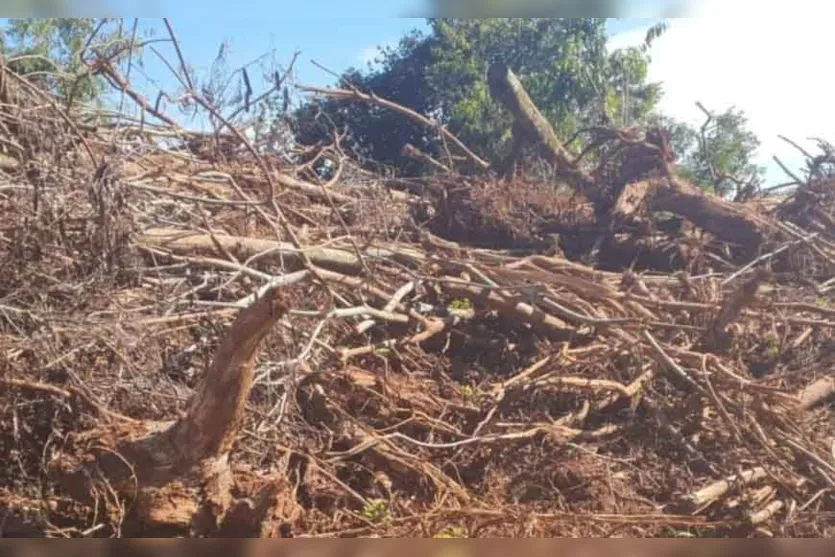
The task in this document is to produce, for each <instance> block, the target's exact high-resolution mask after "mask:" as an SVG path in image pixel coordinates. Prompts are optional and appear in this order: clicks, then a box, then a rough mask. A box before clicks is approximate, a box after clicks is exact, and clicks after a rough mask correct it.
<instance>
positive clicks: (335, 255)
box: [136, 228, 424, 275]
mask: <svg viewBox="0 0 835 557" xmlns="http://www.w3.org/2000/svg"><path fill="white" fill-rule="evenodd" d="M136 241H137V242H138V243H139V244H142V245H145V246H149V247H155V248H161V249H165V250H169V251H171V252H172V253H177V254H184V255H196V254H216V253H217V244H219V245H220V246H221V248H223V249H224V250H227V251H229V252H231V253H232V254H234V255H235V256H236V257H239V258H240V259H242V260H245V259H248V258H250V257H252V256H254V255H258V254H261V253H264V252H269V251H272V252H274V255H273V256H272V258H273V259H278V258H279V257H282V258H283V259H284V260H285V261H286V262H290V263H295V264H297V265H301V263H302V258H301V255H300V253H299V250H298V249H297V248H296V247H295V246H293V244H291V243H289V242H277V241H275V240H267V239H262V238H246V237H241V236H229V235H225V234H215V235H214V238H213V237H212V235H210V234H201V233H196V232H189V231H183V230H177V229H173V228H152V229H149V230H146V231H145V232H144V234H141V235H139V236H138V237H137V239H136ZM215 241H217V244H215ZM304 253H305V254H306V255H307V258H308V259H309V260H310V261H311V262H312V263H313V264H314V265H316V266H320V267H322V268H325V269H329V270H333V271H336V272H339V273H347V274H352V275H356V274H360V273H362V272H363V270H364V269H363V265H362V262H361V261H360V259H359V257H358V256H357V253H356V251H354V250H353V249H351V248H345V249H340V248H323V247H311V248H306V249H305V250H304ZM362 255H363V257H367V258H369V259H370V260H372V261H373V260H374V259H378V258H381V257H392V258H394V259H395V260H397V261H398V262H399V263H402V264H404V265H409V266H414V265H416V264H419V263H421V262H422V261H423V259H424V256H423V255H422V254H421V253H420V252H416V251H405V250H403V249H398V250H397V251H396V252H394V251H391V250H388V249H386V248H367V249H366V250H364V251H363V252H362Z"/></svg>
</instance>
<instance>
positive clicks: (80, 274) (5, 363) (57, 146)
mask: <svg viewBox="0 0 835 557" xmlns="http://www.w3.org/2000/svg"><path fill="white" fill-rule="evenodd" d="M102 64H104V66H103V67H105V68H106V70H107V72H108V75H109V76H110V77H111V80H112V82H113V83H114V86H117V87H120V88H125V89H126V93H128V97H129V98H131V99H133V100H137V99H139V96H138V94H137V93H135V92H133V91H129V90H128V88H129V87H130V85H129V83H128V82H127V81H126V80H124V79H123V78H122V77H121V76H120V75H119V74H118V70H116V69H115V68H112V67H109V66H107V62H106V61H105V62H102ZM0 71H2V79H0V104H2V110H0V151H2V152H3V156H4V159H3V160H5V161H7V162H4V163H3V166H2V168H0V204H2V207H0V209H2V213H0V257H2V265H0V279H1V280H0V284H1V285H2V286H0V289H2V292H0V385H2V391H0V392H2V397H0V449H1V450H2V451H1V452H0V454H2V455H3V458H2V462H3V467H2V469H0V507H2V509H3V519H2V520H0V529H2V531H3V535H4V536H28V537H33V536H48V537H108V536H129V537H130V536H213V537H223V536H276V537H278V536H285V537H286V536H320V537H324V536H330V537H334V536H421V537H486V536H634V537H648V536H701V537H727V536H797V537H807V536H831V535H833V534H835V528H834V527H833V526H835V523H833V521H832V517H833V516H835V514H833V513H835V461H833V455H832V451H831V447H832V443H833V440H834V439H833V435H832V416H831V408H830V407H829V405H828V400H829V397H831V395H832V393H833V389H832V388H831V385H830V384H829V383H828V382H827V380H826V376H827V375H828V373H829V370H830V369H831V367H832V365H833V358H834V357H835V356H833V354H835V350H833V347H835V339H834V338H833V332H834V331H835V306H833V285H834V284H835V279H832V278H831V277H832V271H833V266H832V262H833V260H832V257H833V255H835V249H834V248H835V245H833V241H835V222H833V220H832V215H833V214H835V196H833V195H832V193H831V192H832V191H833V190H832V189H833V185H835V183H833V180H832V177H831V175H829V176H827V175H825V172H822V171H821V170H820V169H821V168H822V167H823V166H824V164H825V162H826V161H825V160H824V159H821V160H818V159H815V161H812V162H814V163H815V164H817V165H818V166H817V168H818V171H817V172H816V173H810V178H809V180H808V181H807V182H804V183H801V184H798V185H797V187H796V189H795V190H794V192H793V193H792V194H791V195H789V196H788V197H786V198H783V200H782V201H781V202H780V203H777V204H774V203H771V204H769V203H767V202H766V201H763V200H753V201H749V202H746V203H744V204H743V203H733V202H728V201H723V200H719V199H717V198H714V197H712V196H710V195H707V194H704V193H702V192H701V191H698V190H696V189H695V188H693V187H692V186H689V185H688V184H686V183H684V182H683V181H682V180H681V179H680V178H678V177H677V175H676V174H675V169H674V168H672V167H671V165H670V164H669V161H668V160H667V157H666V156H665V154H664V153H663V152H662V151H659V147H658V144H657V142H656V143H653V141H654V140H653V138H654V137H655V136H653V135H652V133H650V134H649V135H642V133H640V132H636V131H634V130H630V131H629V133H625V132H618V131H616V130H609V131H608V132H606V133H605V134H604V133H603V130H596V131H595V132H594V133H597V134H598V135H599V136H600V137H599V141H598V142H597V145H598V148H599V149H600V153H599V154H600V156H598V157H596V158H593V160H594V162H592V163H587V162H586V160H584V159H583V157H581V156H572V155H571V153H569V152H568V151H567V150H566V149H564V148H563V147H562V146H560V145H558V144H557V145H554V144H553V142H554V141H556V140H555V139H554V138H550V140H549V141H551V144H550V145H551V147H550V148H552V149H553V150H555V151H554V152H552V155H553V156H552V160H553V161H554V162H555V164H557V167H558V168H557V172H558V174H559V175H560V176H561V184H562V185H563V186H567V187H561V188H557V187H556V186H555V185H554V184H551V183H541V182H539V183H538V182H536V181H534V180H532V179H530V178H523V177H517V178H516V179H511V178H497V177H495V176H493V175H491V174H490V173H489V172H487V171H479V172H478V173H470V174H468V175H466V176H465V175H459V174H456V173H453V172H452V171H451V170H449V169H446V168H444V169H443V171H444V174H442V175H436V176H427V177H426V178H425V179H424V180H422V183H412V184H409V185H408V187H407V186H404V185H403V183H398V181H397V180H391V179H383V178H381V177H376V176H373V175H369V174H368V173H366V172H364V171H363V170H361V169H359V168H357V167H356V166H355V165H354V164H353V163H352V162H351V161H350V160H348V159H347V158H345V157H344V156H341V151H340V148H339V137H338V136H335V141H334V144H333V145H330V146H324V147H323V146H318V148H317V149H318V151H317V150H313V151H310V150H302V149H301V148H300V149H299V153H300V157H299V158H298V159H297V160H296V161H295V162H289V161H288V160H286V159H283V158H279V157H278V156H276V155H270V154H267V153H264V152H262V151H260V150H259V149H258V148H257V146H255V145H252V143H251V142H250V140H249V139H248V138H247V137H246V136H245V135H244V134H242V133H241V132H240V131H238V130H236V129H235V128H229V127H226V128H225V129H224V130H223V141H213V140H212V138H211V137H208V136H207V137H204V138H202V140H195V136H196V134H194V133H193V132H188V131H186V130H184V129H182V128H180V127H178V126H177V125H176V124H174V123H173V121H170V122H169V123H168V124H167V125H166V126H164V127H153V126H150V125H147V126H142V127H140V126H139V125H128V124H124V123H123V124H122V125H120V126H115V125H113V126H110V125H108V126H101V127H99V128H91V127H88V126H83V125H81V124H80V120H79V119H78V117H77V116H76V115H75V114H72V115H70V114H67V113H66V112H65V111H64V110H63V108H62V107H61V105H60V103H59V102H58V101H57V100H56V99H53V98H52V97H50V96H49V95H48V94H47V93H45V92H43V91H40V90H38V89H36V88H34V87H33V86H31V85H29V84H28V83H27V82H25V81H23V80H21V79H20V78H18V77H16V76H15V75H14V74H13V73H12V72H10V71H9V70H8V68H6V67H5V66H0ZM339 94H340V95H343V96H346V95H350V92H345V91H342V92H340V93H339ZM191 95H192V98H193V100H194V101H195V102H196V103H197V105H199V106H201V107H202V108H203V109H204V110H206V111H207V112H209V113H212V114H214V115H215V116H216V117H217V116H218V115H219V111H218V109H217V108H216V107H214V106H213V105H212V104H211V103H210V101H208V100H206V99H204V98H202V97H201V96H200V95H199V94H198V93H197V92H195V91H191ZM375 99H376V98H375ZM137 102H139V101H137ZM148 106H150V105H148ZM220 116H222V115H220ZM217 120H218V121H222V119H221V118H217ZM531 129H534V130H535V129H537V128H531ZM530 133H533V132H530ZM172 136H173V137H180V138H182V143H181V144H179V146H177V147H172V146H171V144H170V143H165V142H162V141H160V138H161V137H165V138H168V139H169V140H170V138H171V137H172ZM549 137H550V136H549ZM198 139H199V137H198ZM189 146H191V147H192V148H193V149H190V148H189ZM638 151H640V152H641V153H644V155H646V153H649V155H646V156H644V155H640V153H638ZM325 152H326V153H327V156H330V157H333V159H334V160H337V161H338V165H337V170H336V173H335V175H334V176H333V177H331V178H329V179H327V180H324V179H320V178H319V177H318V175H317V174H316V173H315V172H314V171H313V169H314V167H315V160H317V157H319V156H320V155H322V153H325ZM630 153H631V154H630ZM636 153H638V154H636ZM653 153H655V155H652V154H653ZM470 154H471V153H470ZM471 155H472V154H471ZM650 155H651V156H650ZM472 157H475V155H472ZM472 157H471V158H472ZM449 160H454V159H453V157H452V156H450V157H449ZM478 160H480V159H478ZM589 160H591V159H589ZM8 161H12V162H8ZM299 161H302V162H299ZM304 161H307V162H304ZM810 164H811V163H810ZM560 165H562V167H560ZM567 192H578V193H567ZM271 301H274V302H275V303H276V304H278V305H276V306H275V307H273V309H269V307H272V306H270V304H271V303H272V302H271ZM265 304H266V305H265ZM268 306H269V307H268ZM265 308H266V309H265ZM277 308H278V309H277ZM279 309H280V311H279ZM285 311H286V313H283V312H285ZM259 312H261V313H259ZM264 312H266V313H264ZM271 312H272V313H271ZM273 322H275V325H274V326H272V325H271V324H272V323H273ZM256 355H257V358H255V356H256ZM189 432H191V433H189Z"/></svg>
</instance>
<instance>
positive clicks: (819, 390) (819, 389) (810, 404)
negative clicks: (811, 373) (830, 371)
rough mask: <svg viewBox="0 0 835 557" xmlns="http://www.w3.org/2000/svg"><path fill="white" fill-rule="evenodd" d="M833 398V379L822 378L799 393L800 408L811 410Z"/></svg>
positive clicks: (834, 390)
mask: <svg viewBox="0 0 835 557" xmlns="http://www.w3.org/2000/svg"><path fill="white" fill-rule="evenodd" d="M833 397H835V378H833V377H822V378H821V379H818V380H817V381H815V382H814V383H812V384H811V385H808V386H807V387H806V388H805V389H803V392H802V393H800V408H801V409H803V410H812V409H813V408H816V407H818V406H819V405H821V404H823V403H824V402H827V401H829V400H831V399H832V398H833Z"/></svg>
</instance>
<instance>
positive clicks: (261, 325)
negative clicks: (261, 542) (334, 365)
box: [57, 288, 287, 534]
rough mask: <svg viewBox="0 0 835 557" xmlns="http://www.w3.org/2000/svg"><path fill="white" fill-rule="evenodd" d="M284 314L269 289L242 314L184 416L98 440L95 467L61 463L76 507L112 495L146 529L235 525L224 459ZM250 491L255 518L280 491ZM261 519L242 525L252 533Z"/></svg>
mask: <svg viewBox="0 0 835 557" xmlns="http://www.w3.org/2000/svg"><path fill="white" fill-rule="evenodd" d="M286 312H287V307H286V306H285V304H284V302H283V300H282V297H281V296H280V294H279V292H278V290H277V289H275V288H274V289H272V290H270V291H268V292H267V293H266V294H265V295H264V296H263V297H262V298H260V299H259V300H257V301H256V302H255V303H254V304H253V305H252V306H250V307H249V308H247V309H245V310H243V311H241V313H240V314H239V315H238V318H237V319H236V320H235V322H234V323H233V324H232V326H231V328H230V329H229V331H228V332H227V334H226V336H225V337H224V339H223V340H222V342H221V344H220V346H219V347H218V349H217V351H216V353H215V355H214V358H213V360H212V363H211V365H210V367H209V368H208V370H207V371H206V374H205V376H204V377H203V380H202V381H201V383H200V385H199V386H198V388H197V391H196V392H195V394H194V395H193V396H192V398H191V401H190V402H189V405H188V410H187V412H186V415H185V416H183V417H182V418H180V419H179V420H177V421H175V422H173V423H168V424H158V423H157V424H155V423H142V422H140V423H139V424H138V425H137V424H136V423H130V424H127V425H125V424H121V425H120V426H119V427H118V429H107V430H101V431H98V432H96V434H95V435H94V436H96V437H98V439H97V440H98V442H99V443H98V444H99V445H101V446H103V447H102V448H101V449H95V453H94V457H95V458H94V462H93V463H79V462H78V461H77V460H76V461H71V460H68V461H64V462H62V463H60V468H59V470H58V471H57V472H58V475H59V478H60V479H61V481H62V483H63V484H64V486H65V487H66V488H67V489H68V491H70V493H71V494H73V495H74V496H75V497H76V498H77V499H79V500H82V501H84V500H87V501H91V500H92V501H95V500H96V499H98V498H99V495H100V494H101V493H105V492H107V490H108V489H109V490H110V491H115V492H116V493H117V494H118V495H119V496H120V497H123V498H125V499H127V500H128V501H130V502H131V503H133V505H132V506H133V508H134V511H135V515H136V517H137V518H138V519H139V523H141V524H142V525H144V526H148V525H150V526H155V527H169V528H171V527H173V528H179V529H189V530H191V531H192V532H199V533H204V534H211V533H213V532H216V531H218V529H220V528H222V525H223V524H224V522H225V521H229V520H232V521H236V522H238V523H240V522H241V520H242V519H241V513H242V509H244V508H245V507H246V505H243V506H242V505H238V506H236V501H235V500H233V497H232V489H233V485H234V484H235V477H234V476H233V473H232V470H231V468H230V466H229V461H228V456H229V452H230V450H231V448H232V444H233V442H234V441H235V437H236V436H237V434H238V431H239V429H240V426H241V422H242V420H243V416H244V411H245V408H246V402H247V399H248V396H249V392H250V389H251V387H252V381H253V376H254V365H255V358H256V355H257V351H258V347H259V345H260V343H261V342H262V341H263V340H264V338H265V337H266V336H267V334H268V333H269V332H270V330H271V328H272V327H273V325H274V324H275V323H276V322H277V321H278V320H279V319H280V318H281V317H282V316H283V315H284V314H285V313H286ZM259 480H261V481H260V484H259ZM248 483H252V478H248ZM254 483H255V484H259V485H257V487H256V488H254V489H256V492H255V493H251V494H250V499H252V500H256V501H260V502H261V508H260V509H259V512H261V513H264V514H265V515H266V514H269V512H270V511H271V510H272V509H273V508H274V507H275V506H276V505H278V504H279V501H278V499H279V497H278V494H279V492H280V491H281V490H280V489H278V488H279V487H280V486H279V485H278V484H276V482H275V481H274V480H266V481H264V478H255V482H254ZM105 486H106V487H105ZM264 501H267V502H266V503H264ZM110 502H112V499H111V500H110ZM256 506H257V505H256ZM263 518H265V517H261V519H263ZM261 519H258V518H254V517H249V518H248V519H247V520H248V521H249V522H250V523H251V524H250V526H253V527H254V528H256V529H257V527H258V524H257V523H260V522H259V521H260V520H261ZM247 520H244V522H247ZM238 525H239V526H240V524H238Z"/></svg>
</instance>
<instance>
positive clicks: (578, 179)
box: [487, 63, 597, 199]
mask: <svg viewBox="0 0 835 557" xmlns="http://www.w3.org/2000/svg"><path fill="white" fill-rule="evenodd" d="M487 83H488V86H489V88H490V96H491V97H493V98H494V99H495V100H496V101H498V102H499V103H500V104H501V105H502V106H504V107H505V108H506V109H507V110H508V111H509V112H510V113H511V114H512V115H513V120H514V128H513V129H514V133H515V134H517V133H521V134H522V137H521V138H518V137H517V138H516V140H517V141H525V142H528V143H531V144H533V145H535V146H536V147H537V148H538V149H539V150H540V151H541V152H542V154H543V156H544V157H545V158H546V159H547V160H548V161H549V162H550V163H552V164H553V165H555V166H556V167H557V169H558V170H559V172H560V173H561V174H564V175H565V176H566V178H568V179H569V180H570V181H571V183H572V184H573V185H574V186H575V187H577V188H578V189H579V190H580V192H581V193H583V194H584V195H587V196H589V194H592V193H593V192H595V191H596V189H597V188H596V185H595V183H594V180H592V177H591V176H590V175H588V174H586V173H585V172H583V171H582V170H580V169H578V168H577V167H576V166H575V165H574V164H573V163H572V161H571V156H570V154H569V152H568V151H567V150H566V148H565V147H564V146H563V145H562V143H561V142H560V140H559V138H558V137H557V134H556V132H554V128H553V127H552V126H551V124H550V123H549V122H548V120H546V119H545V117H544V116H543V115H542V113H541V112H540V111H539V109H538V108H537V107H536V105H535V104H534V102H533V101H532V100H531V98H530V96H529V95H528V93H527V91H525V88H524V87H523V86H522V82H520V81H519V78H518V77H516V74H514V73H513V71H512V70H511V69H510V68H509V67H508V66H507V65H506V64H503V63H495V64H493V65H491V66H490V69H489V70H488V72H487ZM594 197H595V196H594V195H591V196H590V197H589V198H590V199H593V198H594Z"/></svg>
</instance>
